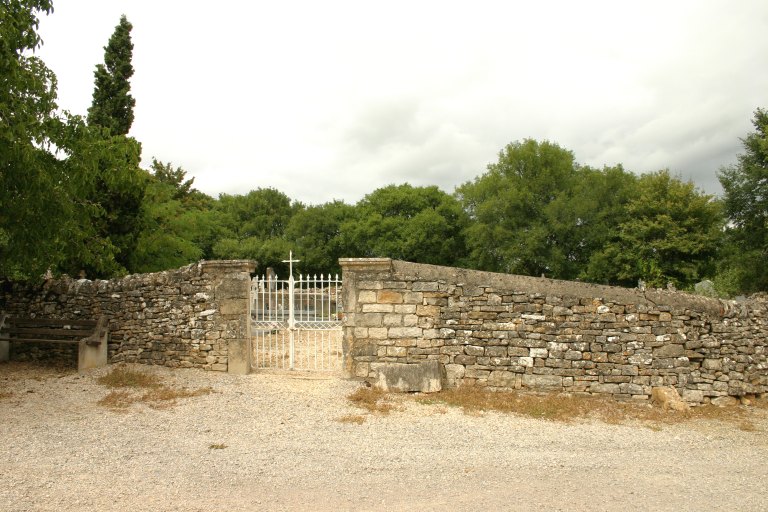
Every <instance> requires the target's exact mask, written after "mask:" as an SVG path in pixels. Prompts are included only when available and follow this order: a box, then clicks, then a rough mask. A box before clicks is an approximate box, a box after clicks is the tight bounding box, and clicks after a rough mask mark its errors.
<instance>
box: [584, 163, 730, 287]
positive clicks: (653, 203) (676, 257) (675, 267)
mask: <svg viewBox="0 0 768 512" xmlns="http://www.w3.org/2000/svg"><path fill="white" fill-rule="evenodd" d="M722 226H723V222H722V216H721V209H720V205H719V203H717V202H716V201H714V199H713V197H712V196H709V195H707V194H704V193H702V192H700V191H698V190H697V189H696V188H695V186H694V185H693V183H691V182H683V181H681V180H680V179H679V178H675V177H673V176H671V175H670V173H669V171H667V170H664V171H659V172H655V173H650V174H644V175H643V176H641V177H640V179H639V180H638V181H637V186H636V187H635V188H634V190H633V191H632V197H631V199H630V200H629V202H628V203H627V205H626V214H625V216H624V218H623V219H622V220H621V222H620V223H619V224H618V226H617V227H616V228H615V229H613V230H612V231H610V236H609V239H608V241H607V243H606V244H605V247H604V248H602V249H601V250H599V251H598V252H597V253H596V254H595V255H594V257H593V258H592V260H591V262H590V265H589V268H588V270H587V272H586V273H585V276H586V278H587V279H588V280H591V281H598V282H607V283H611V284H621V285H625V286H634V285H636V284H637V282H638V280H643V281H644V282H645V283H646V285H647V286H656V287H662V286H666V285H667V284H668V283H672V284H673V285H675V286H678V287H686V288H691V287H692V286H693V285H694V284H695V283H696V282H697V281H699V280H701V279H703V278H705V277H710V276H712V275H713V274H714V264H715V257H716V255H717V250H718V248H719V244H720V239H721V230H722Z"/></svg>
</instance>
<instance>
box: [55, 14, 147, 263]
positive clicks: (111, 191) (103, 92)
mask: <svg viewBox="0 0 768 512" xmlns="http://www.w3.org/2000/svg"><path fill="white" fill-rule="evenodd" d="M132 28H133V26H132V25H131V24H130V23H129V22H128V19H127V18H126V17H125V15H123V16H121V17H120V23H118V25H117V27H115V31H114V33H113V34H112V36H111V37H110V38H109V43H108V44H107V46H105V47H104V63H103V64H98V65H97V66H96V71H95V72H94V77H95V86H94V90H93V101H92V103H91V107H90V108H89V109H88V125H89V127H90V128H92V129H93V131H94V132H95V133H96V134H97V137H99V139H100V141H99V144H100V147H99V148H98V153H99V164H98V167H99V168H98V175H97V179H96V182H95V187H94V191H93V194H92V195H91V196H90V197H89V198H88V200H89V201H90V202H91V203H92V204H93V205H97V210H96V212H95V214H94V215H93V216H92V218H91V222H92V224H93V226H94V228H95V230H96V232H97V234H98V237H100V240H99V241H98V243H101V244H104V245H105V246H106V247H107V248H109V250H111V251H112V253H113V254H114V259H115V261H116V263H117V265H118V266H117V268H116V269H106V268H98V267H95V266H92V265H88V264H87V263H84V262H82V261H80V260H79V258H77V257H75V258H73V260H72V261H70V262H69V263H70V264H69V268H68V270H69V271H71V272H75V273H76V272H78V271H79V270H80V269H82V270H85V271H86V273H87V274H88V275H89V276H90V277H102V276H103V277H107V276H110V275H114V274H115V273H122V272H125V271H126V270H131V269H130V267H129V263H130V261H131V255H132V253H133V252H134V251H135V250H136V245H137V242H138V238H139V234H140V233H141V230H142V228H143V222H142V219H143V217H142V203H143V200H144V193H145V191H146V187H147V180H148V177H149V175H148V174H147V172H146V171H144V170H143V169H141V168H140V167H139V163H140V161H141V145H140V144H139V143H138V142H137V141H136V140H135V139H134V138H132V137H128V135H127V134H128V131H129V130H130V129H131V125H132V124H133V117H134V115H133V107H134V106H135V104H136V100H134V98H133V97H132V96H131V94H130V90H131V84H130V81H129V80H130V78H131V76H133V65H132V63H131V58H132V57H133V43H132V42H131V29H132Z"/></svg>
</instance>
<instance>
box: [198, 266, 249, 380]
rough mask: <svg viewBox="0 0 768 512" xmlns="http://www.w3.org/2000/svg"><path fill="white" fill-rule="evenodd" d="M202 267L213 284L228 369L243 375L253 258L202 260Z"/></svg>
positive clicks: (245, 359) (247, 356) (246, 370)
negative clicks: (225, 345) (225, 347)
mask: <svg viewBox="0 0 768 512" xmlns="http://www.w3.org/2000/svg"><path fill="white" fill-rule="evenodd" d="M202 270H203V272H204V273H207V274H209V275H210V276H211V278H212V281H213V283H214V290H213V293H214V301H215V303H216V304H217V305H218V313H219V314H218V315H216V316H215V317H214V318H216V319H217V321H218V322H220V323H221V325H222V326H223V327H224V329H223V338H224V340H225V341H226V343H227V371H228V372H229V373H235V374H240V375H244V374H247V373H250V371H251V357H252V347H251V273H253V272H254V271H255V270H256V262H255V261H252V260H220V261H204V262H202Z"/></svg>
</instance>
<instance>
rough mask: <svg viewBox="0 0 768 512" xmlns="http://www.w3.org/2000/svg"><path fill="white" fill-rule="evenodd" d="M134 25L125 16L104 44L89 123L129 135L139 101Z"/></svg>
mask: <svg viewBox="0 0 768 512" xmlns="http://www.w3.org/2000/svg"><path fill="white" fill-rule="evenodd" d="M132 29H133V25H131V24H130V23H129V22H128V19H127V18H126V17H125V15H123V16H121V17H120V23H118V25H117V26H116V27H115V31H114V32H113V33H112V36H111V37H110V38H109V42H108V43H107V46H105V47H104V63H103V64H98V65H97V66H96V71H95V72H94V81H95V84H94V89H93V101H92V103H91V106H90V108H89V109H88V124H89V125H91V126H101V127H102V128H104V129H106V130H107V133H109V134H110V135H127V134H128V131H129V130H130V129H131V125H133V118H134V114H133V108H134V106H135V105H136V100H135V99H134V98H133V96H131V93H130V91H131V83H130V79H131V77H132V76H133V63H132V62H131V59H132V58H133V43H132V42H131V30H132Z"/></svg>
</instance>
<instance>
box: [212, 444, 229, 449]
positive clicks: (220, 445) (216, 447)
mask: <svg viewBox="0 0 768 512" xmlns="http://www.w3.org/2000/svg"><path fill="white" fill-rule="evenodd" d="M226 447H227V445H225V444H224V443H212V444H210V445H208V449H209V450H223V449H224V448H226Z"/></svg>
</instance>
